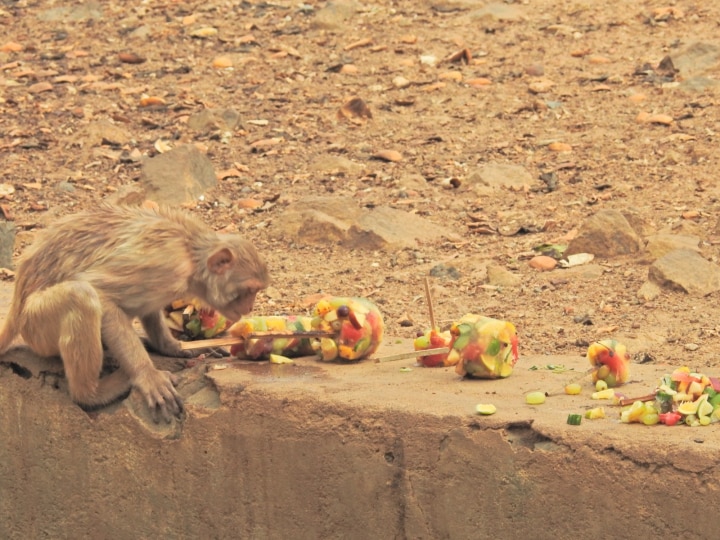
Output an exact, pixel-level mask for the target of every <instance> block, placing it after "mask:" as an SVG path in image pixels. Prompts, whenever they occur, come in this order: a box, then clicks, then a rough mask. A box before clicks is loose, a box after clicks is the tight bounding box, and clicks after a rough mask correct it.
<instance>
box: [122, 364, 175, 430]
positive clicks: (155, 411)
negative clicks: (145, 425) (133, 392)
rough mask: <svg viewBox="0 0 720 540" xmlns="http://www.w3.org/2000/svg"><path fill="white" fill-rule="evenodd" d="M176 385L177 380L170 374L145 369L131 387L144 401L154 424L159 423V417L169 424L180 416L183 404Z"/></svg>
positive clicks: (154, 369) (153, 368)
mask: <svg viewBox="0 0 720 540" xmlns="http://www.w3.org/2000/svg"><path fill="white" fill-rule="evenodd" d="M176 384H177V378H176V377H175V376H174V375H173V374H172V373H170V372H169V371H160V370H159V369H156V368H155V367H147V368H145V369H143V370H142V371H140V373H138V375H137V376H136V377H135V380H134V381H133V386H134V387H135V388H137V389H138V391H139V392H140V393H141V394H142V396H143V398H144V399H145V402H146V403H147V406H148V408H149V409H150V414H151V415H152V419H153V421H154V422H155V423H158V422H159V421H160V416H162V418H163V420H165V422H168V423H169V422H170V420H171V419H172V417H173V416H175V417H179V416H180V415H181V414H182V412H183V402H182V398H181V397H180V394H178V393H177V390H175V385H176Z"/></svg>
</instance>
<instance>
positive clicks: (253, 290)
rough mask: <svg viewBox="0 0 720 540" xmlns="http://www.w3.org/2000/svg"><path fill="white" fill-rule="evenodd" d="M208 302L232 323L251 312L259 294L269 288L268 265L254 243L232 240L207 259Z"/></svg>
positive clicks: (238, 239) (237, 239) (224, 243)
mask: <svg viewBox="0 0 720 540" xmlns="http://www.w3.org/2000/svg"><path fill="white" fill-rule="evenodd" d="M207 271H208V273H207V275H208V279H207V282H206V294H205V296H206V298H205V300H206V301H207V302H208V303H209V304H210V305H211V306H212V307H214V308H215V309H217V310H218V311H219V312H220V313H222V314H223V315H224V316H225V317H227V318H228V319H229V320H231V321H237V320H240V319H241V318H242V316H243V315H247V314H248V313H250V312H251V311H252V308H253V304H254V303H255V296H256V295H257V293H258V292H259V291H261V290H263V289H265V288H266V287H267V286H268V284H269V277H268V270H267V266H266V265H265V261H264V260H263V259H262V257H260V254H259V253H258V252H257V250H256V249H255V246H253V245H252V244H251V243H249V242H247V241H246V240H243V239H241V238H237V237H230V238H228V239H226V241H224V242H223V245H222V246H219V247H217V248H216V249H215V250H214V251H212V252H211V254H210V256H209V257H208V258H207Z"/></svg>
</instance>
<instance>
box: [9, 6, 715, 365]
mask: <svg viewBox="0 0 720 540" xmlns="http://www.w3.org/2000/svg"><path fill="white" fill-rule="evenodd" d="M480 4H481V3H480V2H465V1H460V0H458V1H457V2H452V1H449V0H447V1H440V0H438V2H434V3H433V2H415V1H411V0H399V1H392V2H391V1H387V0H369V1H366V2H360V3H358V4H357V7H358V9H359V11H358V12H357V13H355V14H354V15H353V16H352V18H351V19H350V20H349V21H348V22H344V23H342V22H341V23H340V28H339V30H336V31H333V30H326V29H323V28H319V27H318V26H317V25H316V20H317V15H316V13H317V12H320V11H321V10H323V8H326V7H327V4H326V3H325V2H307V3H306V4H304V6H305V9H301V8H300V7H299V6H300V3H298V2H287V1H278V2H270V3H266V2H260V1H255V0H252V1H249V2H242V3H240V2H220V1H217V0H205V1H203V2H175V1H171V0H168V1H166V2H152V3H142V2H118V1H109V2H103V3H102V6H103V8H102V18H100V19H97V20H92V21H82V22H63V21H45V20H41V19H39V18H38V15H39V14H41V13H43V12H46V11H47V10H48V9H49V7H51V6H49V5H47V4H46V3H45V2H33V1H16V2H8V1H5V2H2V3H1V4H0V20H1V21H2V26H3V28H4V37H3V38H2V39H3V40H5V43H4V44H7V43H10V42H14V43H17V44H19V45H20V46H21V50H19V51H13V50H12V49H13V47H5V49H8V50H5V51H4V52H0V66H1V67H2V71H1V72H0V83H2V84H0V88H1V90H0V113H1V114H0V151H1V152H2V154H3V168H2V175H3V177H2V182H3V183H6V184H11V185H13V186H14V187H15V189H16V191H15V193H14V194H13V195H11V196H9V197H7V199H6V200H4V201H2V202H3V203H4V204H5V205H6V210H7V211H9V212H10V213H11V214H12V216H13V218H14V220H15V223H16V224H17V226H18V228H19V230H20V234H19V239H20V242H19V246H18V247H19V249H22V247H24V245H25V244H26V243H27V242H28V241H30V240H31V239H32V233H33V231H35V230H37V229H39V228H42V227H46V226H48V225H49V224H50V223H52V221H53V220H54V219H55V218H56V217H57V216H58V215H62V214H66V213H70V212H74V211H76V210H78V209H82V208H87V207H90V206H92V205H96V204H98V203H99V201H100V200H102V199H104V198H105V197H107V196H109V195H112V193H114V192H116V191H117V190H118V189H119V188H120V187H121V186H125V185H130V184H133V183H135V182H136V181H137V180H138V179H139V177H140V171H141V166H140V164H139V163H138V162H133V161H129V160H125V159H120V155H121V153H122V151H126V152H125V153H126V154H129V153H130V152H132V151H133V150H135V149H137V150H138V151H139V152H140V153H142V154H144V155H147V156H152V155H154V154H155V153H157V151H158V150H157V148H162V144H156V142H157V141H165V142H166V143H167V144H169V145H171V146H174V145H178V144H181V143H196V144H198V145H200V146H201V147H202V148H203V149H204V150H205V151H206V153H207V155H208V156H209V157H210V158H211V160H212V161H213V163H214V165H215V168H216V170H217V171H230V170H234V172H232V173H228V175H227V176H226V177H225V178H223V179H222V180H221V181H220V183H219V186H218V187H217V188H216V189H213V190H212V191H211V192H209V193H207V194H206V196H205V200H204V201H202V202H199V203H198V204H193V205H191V208H189V210H190V211H192V212H194V213H195V214H196V215H197V217H198V219H202V220H204V221H207V222H208V223H210V224H212V225H213V226H214V227H216V228H217V229H219V230H240V231H241V232H243V233H244V234H245V235H247V236H248V237H249V238H251V239H252V240H253V241H255V242H256V243H257V244H258V246H259V247H260V248H261V249H262V251H263V252H264V253H265V254H266V257H267V258H268V260H269V262H270V265H271V268H272V275H273V288H272V289H271V290H270V291H268V294H266V295H264V296H262V297H261V298H260V300H259V302H258V305H257V312H258V313H261V314H271V313H277V312H299V311H302V310H303V309H306V308H307V306H308V304H309V299H308V297H309V296H310V295H312V294H315V293H318V292H327V293H331V294H338V295H350V294H351V295H362V296H368V297H370V298H371V299H373V300H374V301H376V302H377V303H378V305H379V306H380V307H381V309H382V311H383V313H384V315H385V318H386V323H387V328H388V333H389V334H390V335H396V336H400V337H412V336H414V335H415V333H416V332H417V331H421V330H424V329H425V328H426V327H427V326H428V316H427V309H426V306H425V301H424V297H423V288H422V280H423V279H424V277H425V276H426V275H428V273H429V272H430V270H431V269H432V268H433V267H435V266H436V265H438V264H444V265H447V266H456V267H457V269H458V270H459V274H460V275H459V278H458V279H452V277H438V278H434V284H435V296H436V302H437V312H438V314H439V318H440V319H442V320H443V321H450V320H453V319H455V318H457V317H459V316H461V315H463V314H464V313H466V312H470V311H474V312H482V313H484V314H487V315H490V316H495V317H499V318H503V319H507V320H511V321H513V322H515V323H516V325H517V327H518V329H519V333H520V336H521V340H522V341H521V352H522V353H524V354H526V355H538V354H569V355H582V354H584V352H585V349H586V347H587V344H588V343H589V342H592V341H593V340H596V339H599V338H601V337H607V336H609V335H616V336H620V337H621V338H623V339H625V340H627V341H628V342H629V343H630V344H631V348H634V349H635V350H634V351H633V352H641V351H643V352H649V353H650V354H651V355H653V356H654V357H655V358H656V359H658V361H662V362H668V363H677V364H683V363H688V364H690V365H691V366H693V367H694V368H695V369H698V370H701V371H709V372H710V374H713V373H712V372H713V371H714V372H717V370H718V368H720V359H718V357H717V355H716V352H715V351H716V350H717V349H718V347H719V346H720V338H719V337H718V325H717V323H716V322H714V321H716V320H718V318H719V317H718V315H719V308H718V306H717V302H716V298H715V295H713V296H711V297H708V298H700V299H698V298H690V297H688V296H687V295H685V294H683V293H678V292H669V291H665V292H663V294H662V295H661V296H660V297H659V298H658V299H656V300H654V301H653V302H651V303H645V302H643V301H640V300H638V298H637V294H636V293H637V291H638V289H639V287H640V286H641V285H642V283H643V282H644V281H645V280H646V277H647V269H648V266H647V265H648V262H649V261H648V260H646V259H645V258H644V257H643V256H634V257H627V258H622V259H613V260H601V261H600V263H601V264H602V266H603V268H604V273H603V274H602V276H601V277H598V278H595V279H591V280H582V279H579V278H568V277H567V276H566V274H564V273H563V271H562V270H554V271H552V272H546V273H541V272H538V271H536V270H533V269H532V268H530V267H529V266H528V264H527V259H528V257H529V255H531V254H533V248H534V247H535V246H538V245H541V244H545V243H557V242H563V241H564V239H566V238H567V237H568V235H570V234H572V231H573V230H575V229H577V228H578V227H579V226H580V225H581V224H582V222H583V220H584V219H585V218H586V217H587V216H589V215H591V214H592V213H594V212H596V211H598V210H600V209H609V208H612V209H620V210H623V211H625V210H631V211H634V212H636V213H637V214H639V216H640V217H641V218H642V219H643V221H644V223H645V225H646V232H647V231H660V230H666V231H671V232H675V233H686V234H687V233H689V234H695V235H697V236H699V237H700V238H701V239H702V240H703V243H702V250H703V254H704V255H706V256H707V257H708V258H710V259H716V258H717V256H718V250H717V247H716V244H715V243H714V242H713V239H714V237H715V234H716V221H717V216H716V214H717V209H718V203H717V200H718V199H717V194H718V190H717V187H716V183H715V181H714V179H715V176H716V173H717V169H718V165H717V158H716V149H715V146H716V140H715V133H716V132H717V131H718V127H719V126H718V121H717V114H716V111H717V109H715V107H716V106H717V98H716V94H714V93H711V92H709V91H705V92H686V91H682V90H679V89H676V88H675V89H673V88H671V87H672V84H671V85H669V86H668V84H667V83H668V82H673V81H672V77H671V76H670V78H668V77H667V76H665V75H664V74H663V73H662V72H661V71H658V70H657V69H656V68H657V66H658V65H659V63H660V61H661V60H662V59H663V57H665V56H666V55H667V54H669V53H673V52H677V51H678V50H680V49H682V48H683V47H684V46H686V45H687V44H688V43H690V42H691V41H692V40H698V39H699V40H705V41H707V40H711V39H713V38H714V37H715V36H716V34H717V25H718V23H717V21H718V20H720V5H716V4H715V3H713V2H700V1H697V2H681V3H678V5H679V7H680V8H681V9H682V13H679V12H677V11H676V12H674V15H676V16H672V14H671V16H669V17H663V16H659V15H657V14H656V16H654V15H653V13H654V11H653V10H655V9H656V8H659V7H663V5H664V3H663V2H641V3H638V2H634V1H630V0H612V1H609V2H594V1H591V0H575V1H573V2H567V1H560V2H558V1H557V0H552V1H551V0H534V1H533V2H530V3H527V5H524V3H513V2H510V3H508V4H505V6H506V7H509V8H513V9H514V8H517V9H520V10H522V12H523V13H524V14H525V18H523V19H521V20H511V21H499V20H497V19H493V18H472V17H471V11H470V10H469V8H471V7H472V8H477V7H478V6H479V5H480ZM73 5H75V4H73ZM339 5H342V3H340V4H339ZM193 18H195V19H194V22H193ZM205 26H208V27H214V28H217V29H218V34H217V35H213V36H209V37H207V38H199V37H192V36H191V33H192V32H193V31H194V30H197V29H199V28H202V27H205ZM144 31H147V36H144V37H143V32H144ZM138 34H140V37H138ZM249 36H251V37H249ZM366 38H367V39H369V40H370V42H369V44H367V45H364V46H357V47H350V45H352V44H354V43H356V42H358V41H359V40H361V39H366ZM4 44H3V43H0V46H2V45H4ZM464 49H467V50H468V51H469V53H470V54H469V55H467V56H466V57H465V60H468V59H469V63H468V62H466V61H464V60H463V59H462V58H461V59H460V61H458V62H452V61H450V60H447V61H443V60H444V59H447V58H448V57H449V56H450V55H453V53H456V52H458V51H462V50H464ZM120 53H135V54H137V55H139V56H140V57H143V58H145V59H146V61H145V62H143V63H139V64H134V63H127V62H122V61H121V59H120V57H119V54H120ZM424 55H434V56H435V57H436V58H437V59H438V60H440V61H441V62H440V64H439V65H438V66H435V67H431V66H428V65H424V64H423V63H421V61H420V57H421V56H424ZM218 56H228V57H229V58H230V60H231V62H232V64H233V66H234V67H233V69H216V68H214V67H213V66H212V62H213V60H214V59H215V58H217V57H218ZM348 64H351V65H353V66H355V69H356V72H354V70H353V68H347V67H346V68H345V69H344V70H342V69H340V68H341V66H343V65H348ZM539 71H542V72H544V75H542V76H540V75H538V73H539ZM448 73H449V74H453V75H447V74H448ZM398 76H402V77H404V78H406V79H407V80H408V81H411V83H413V84H411V85H410V86H408V87H407V88H404V89H396V88H395V87H394V86H393V79H395V78H396V77H398ZM444 77H448V78H444ZM478 78H486V79H488V81H489V82H490V84H487V85H479V86H473V84H471V83H472V80H473V79H478ZM458 80H459V82H458ZM545 80H549V81H552V82H553V83H554V85H553V86H551V87H550V88H549V89H548V90H547V91H545V92H542V93H533V92H532V91H530V85H532V84H534V83H538V82H541V81H545ZM38 83H49V85H50V89H47V90H44V91H43V88H42V86H40V87H38V86H33V85H36V84H38ZM436 83H442V84H436ZM636 94H644V95H645V99H644V100H642V101H638V100H637V99H630V96H633V95H636ZM147 96H151V97H159V98H162V103H164V105H160V106H157V105H155V106H149V107H143V106H142V104H143V102H142V98H143V97H147ZM353 96H359V97H361V98H362V99H363V100H364V101H365V102H366V103H367V104H368V106H369V108H370V110H371V112H372V119H371V120H369V121H367V122H364V123H359V124H355V123H352V122H348V121H347V120H345V119H341V118H339V117H338V116H337V111H338V109H339V108H340V106H341V105H342V104H343V103H344V102H345V101H346V100H347V99H348V98H351V97H353ZM204 107H225V108H233V109H235V110H237V111H238V112H239V113H240V115H241V128H240V129H238V130H236V131H235V132H234V133H233V134H232V137H230V139H229V140H223V137H222V136H216V134H212V133H211V134H198V133H196V132H193V131H192V130H190V129H188V128H187V126H186V121H187V118H188V116H189V115H191V114H192V113H194V112H197V111H200V110H202V109H203V108H204ZM640 111H646V112H650V113H662V114H667V115H670V116H671V117H672V118H673V121H672V122H671V124H670V125H662V124H642V123H639V122H637V121H636V117H637V115H638V113H639V112H640ZM99 119H112V121H113V122H115V123H116V124H118V125H120V126H122V127H123V128H124V129H126V130H128V131H130V132H131V133H132V136H133V139H134V140H133V141H132V142H130V143H128V144H126V145H124V147H121V148H113V147H111V146H108V145H101V144H96V145H94V146H93V145H92V144H91V143H90V142H89V139H88V136H87V135H84V129H85V127H86V126H87V125H88V124H89V123H90V122H92V121H96V120H99ZM264 139H276V140H275V141H274V144H271V145H269V146H264V147H260V148H259V149H258V148H253V147H252V146H251V145H252V143H254V142H256V141H260V140H264ZM551 142H560V143H565V144H568V145H570V146H571V151H570V152H557V151H553V150H551V147H550V146H549V143H551ZM383 150H395V151H397V152H400V154H401V155H402V156H403V159H402V160H401V161H397V162H386V161H381V160H376V159H373V155H374V154H376V153H377V152H379V151H383ZM327 155H331V156H343V157H346V158H348V159H351V160H353V161H355V162H357V163H359V164H360V165H361V166H362V172H361V173H358V174H342V173H340V174H335V175H332V174H326V173H316V172H311V171H310V169H309V165H310V164H311V163H312V162H313V161H314V160H316V159H317V158H318V157H321V156H327ZM487 162H503V163H512V164H517V165H522V166H523V167H525V168H526V169H527V170H528V171H529V172H530V174H531V175H532V177H533V178H534V179H535V182H534V184H532V185H530V186H528V187H527V189H519V190H509V189H502V190H498V191H495V192H494V194H485V195H483V196H478V195H477V194H476V192H474V191H473V190H472V188H471V186H470V185H469V182H467V178H468V176H469V175H470V173H471V172H472V171H473V170H474V169H475V168H477V167H478V166H479V165H481V164H483V163H487ZM550 172H554V173H555V174H556V178H557V185H556V186H555V189H548V185H547V184H546V183H545V182H543V181H542V180H541V179H540V177H541V175H542V174H543V173H550ZM413 175H414V177H415V178H416V179H417V178H420V179H421V180H420V181H419V182H417V181H416V180H414V181H413V180H412V179H413ZM62 182H67V183H69V184H70V185H72V186H74V188H75V189H74V190H72V191H65V190H63V189H57V185H58V184H60V183H62ZM61 186H65V187H67V186H68V184H61ZM314 194H336V195H352V196H353V197H354V198H355V200H356V201H357V204H358V205H365V206H370V205H380V204H382V205H389V206H393V207H396V208H399V209H402V210H406V211H409V212H415V213H418V214H420V215H422V216H424V217H426V218H427V219H429V220H431V221H434V222H436V223H438V224H442V225H445V226H448V227H450V228H451V229H453V230H454V231H456V232H457V233H459V234H460V235H461V237H462V240H461V241H453V242H450V241H447V242H437V243H421V244H420V245H419V246H418V248H417V249H416V250H405V251H400V252H392V253H390V252H349V251H346V250H343V249H340V248H336V247H333V246H307V245H303V244H302V241H301V240H302V239H291V240H288V241H276V240H271V239H269V238H268V236H267V234H266V232H265V231H266V227H267V225H268V224H269V223H270V222H273V221H278V220H282V219H283V210H284V209H285V208H286V207H287V205H288V204H290V203H291V202H293V201H296V200H298V199H300V198H302V197H304V196H307V195H314ZM242 199H255V200H257V201H260V202H263V203H265V204H264V206H263V207H262V208H261V209H260V210H248V209H245V208H242V207H241V206H242V205H240V204H238V202H239V201H241V200H242ZM471 215H472V216H475V218H477V217H478V216H479V217H481V218H482V219H484V220H486V221H487V223H488V225H489V228H490V231H489V232H491V234H479V233H477V232H473V229H472V228H471V227H470V224H471V222H472V220H471V217H470V216H471ZM519 226H523V227H524V231H526V234H520V233H518V234H511V235H507V236H506V235H503V234H498V233H494V232H492V229H498V228H499V229H501V230H504V231H508V230H512V229H513V227H515V228H516V229H517V228H519ZM533 231H536V232H533ZM488 263H494V264H498V265H500V266H502V267H505V268H507V269H509V270H512V271H513V272H515V273H517V274H520V275H521V276H522V285H521V286H519V287H515V288H513V287H509V288H502V289H496V288H492V287H486V286H484V285H485V266H486V265H487V264H488ZM585 315H587V317H584V316H585ZM404 321H410V324H409V325H408V323H407V322H404ZM576 321H581V322H576ZM583 321H584V322H583ZM588 322H590V323H592V324H587V323H588ZM401 323H403V324H401ZM688 344H695V345H698V346H699V348H697V350H695V351H694V352H692V353H690V352H688V349H686V345H688Z"/></svg>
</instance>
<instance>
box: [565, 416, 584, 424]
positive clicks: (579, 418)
mask: <svg viewBox="0 0 720 540" xmlns="http://www.w3.org/2000/svg"><path fill="white" fill-rule="evenodd" d="M581 422H582V415H580V414H568V417H567V423H568V424H570V425H571V426H579V425H580V423H581Z"/></svg>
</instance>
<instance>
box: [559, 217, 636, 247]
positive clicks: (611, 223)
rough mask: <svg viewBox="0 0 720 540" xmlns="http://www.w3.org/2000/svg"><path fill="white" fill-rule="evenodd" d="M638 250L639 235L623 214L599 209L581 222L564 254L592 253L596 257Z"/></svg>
mask: <svg viewBox="0 0 720 540" xmlns="http://www.w3.org/2000/svg"><path fill="white" fill-rule="evenodd" d="M639 250H640V237H639V236H638V235H637V233H636V232H635V230H634V229H633V228H632V227H631V226H630V224H629V223H628V221H627V219H625V216H623V215H622V214H621V213H620V212H618V211H617V210H601V211H600V212H598V213H597V214H595V215H594V216H592V217H590V218H588V219H587V220H586V221H585V223H583V225H582V227H581V228H580V231H579V232H578V235H577V237H576V238H574V239H573V240H571V241H570V244H569V245H568V248H567V250H566V251H565V255H572V254H574V253H592V254H593V255H595V256H596V257H616V256H618V255H627V254H630V253H637V252H638V251H639Z"/></svg>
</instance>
